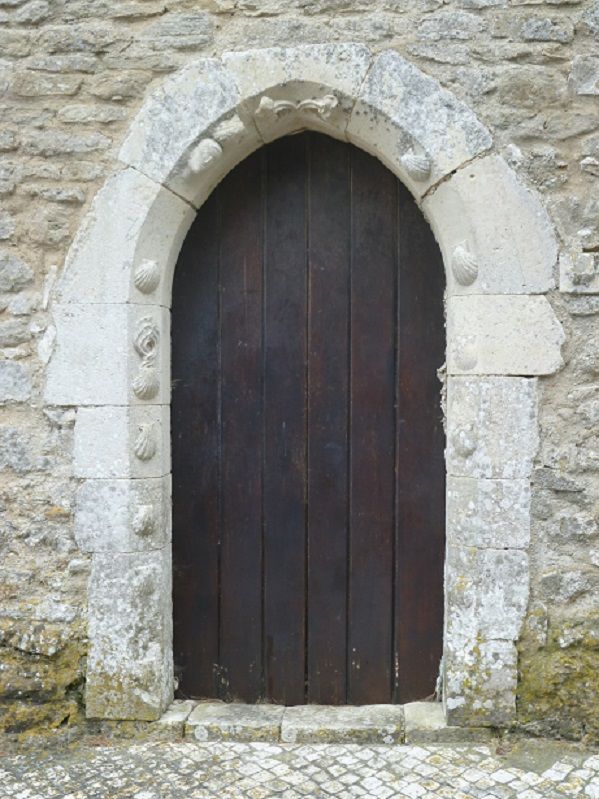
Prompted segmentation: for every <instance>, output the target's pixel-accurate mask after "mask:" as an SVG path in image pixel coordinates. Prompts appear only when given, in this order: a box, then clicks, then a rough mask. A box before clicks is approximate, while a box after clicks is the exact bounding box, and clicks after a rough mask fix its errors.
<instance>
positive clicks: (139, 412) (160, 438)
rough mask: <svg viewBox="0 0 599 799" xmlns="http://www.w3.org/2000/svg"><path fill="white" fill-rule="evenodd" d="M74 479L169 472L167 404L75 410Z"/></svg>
mask: <svg viewBox="0 0 599 799" xmlns="http://www.w3.org/2000/svg"><path fill="white" fill-rule="evenodd" d="M73 471H74V474H75V477H95V478H110V477H120V478H127V477H162V476H163V475H164V474H168V473H169V472H170V413H169V407H168V405H148V406H132V407H127V406H116V407H115V406H109V405H108V406H103V407H102V406H98V407H83V408H79V410H78V411H77V421H76V423H75V440H74V451H73Z"/></svg>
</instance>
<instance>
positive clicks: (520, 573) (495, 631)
mask: <svg viewBox="0 0 599 799" xmlns="http://www.w3.org/2000/svg"><path fill="white" fill-rule="evenodd" d="M528 581H529V577H528V555H527V554H526V553H525V552H522V551H521V550H510V549H477V548H475V547H457V546H455V545H453V544H449V545H448V547H447V557H446V561H445V594H446V604H447V607H448V608H449V609H450V612H449V613H448V614H447V619H446V634H447V638H448V640H457V639H458V638H463V639H465V640H468V641H475V640H485V641H488V640H490V639H492V638H500V639H502V640H506V641H515V640H517V638H518V636H519V634H520V628H521V626H522V620H523V618H524V614H525V612H526V607H527V604H528V589H529V585H528Z"/></svg>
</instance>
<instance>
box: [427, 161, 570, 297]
mask: <svg viewBox="0 0 599 799" xmlns="http://www.w3.org/2000/svg"><path fill="white" fill-rule="evenodd" d="M423 207H424V211H425V214H426V216H427V218H428V219H429V221H430V222H431V224H432V227H433V229H434V231H435V235H436V237H437V240H438V241H439V243H440V245H441V250H442V252H443V257H444V261H445V264H446V271H447V285H448V290H449V292H450V294H528V293H533V294H536V293H541V292H544V291H547V290H548V289H550V288H552V287H553V285H554V279H553V269H554V267H555V264H556V261H557V246H556V240H555V234H554V233H553V231H552V229H551V225H550V222H549V218H548V216H547V212H546V211H545V210H544V208H543V207H542V205H541V203H540V202H539V200H538V198H537V197H536V196H535V195H534V194H533V193H532V192H530V191H529V190H528V189H526V188H525V187H524V186H523V185H522V184H521V183H520V182H519V181H518V179H517V178H516V176H515V174H514V173H513V171H512V170H510V169H509V167H508V166H507V164H506V163H505V161H504V160H503V159H502V158H498V157H497V156H489V157H486V158H481V159H479V160H477V161H474V162H473V163H472V164H468V166H466V167H464V168H463V169H459V170H458V171H457V172H456V173H455V175H452V177H451V178H450V179H449V180H447V181H445V182H444V183H442V184H441V185H440V186H438V187H437V188H436V189H435V191H434V192H432V194H431V195H430V196H429V197H427V198H426V199H425V201H424V205H423ZM458 247H461V248H463V249H465V250H466V251H467V252H468V253H469V254H470V255H471V257H472V260H473V262H474V263H475V264H476V270H477V276H476V278H475V279H474V280H473V281H472V282H471V283H469V284H463V283H460V282H459V280H458V278H457V277H456V273H455V271H454V268H452V264H453V261H454V258H455V253H456V249H457V248H458Z"/></svg>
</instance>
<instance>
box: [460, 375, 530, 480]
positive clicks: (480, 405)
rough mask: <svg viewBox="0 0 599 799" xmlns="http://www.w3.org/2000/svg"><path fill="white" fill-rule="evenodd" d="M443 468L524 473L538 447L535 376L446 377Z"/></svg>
mask: <svg viewBox="0 0 599 799" xmlns="http://www.w3.org/2000/svg"><path fill="white" fill-rule="evenodd" d="M447 403H448V414H447V450H446V460H447V471H448V474H450V475H452V476H457V477H491V478H506V479H507V478H518V477H529V476H530V474H531V471H532V462H533V458H534V456H535V454H536V451H537V448H538V426H537V386H536V380H535V379H533V378H525V377H450V378H449V380H448V392H447Z"/></svg>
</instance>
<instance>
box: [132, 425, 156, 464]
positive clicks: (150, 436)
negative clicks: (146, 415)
mask: <svg viewBox="0 0 599 799" xmlns="http://www.w3.org/2000/svg"><path fill="white" fill-rule="evenodd" d="M157 447H158V445H157V443H156V431H155V429H154V425H153V424H140V425H139V432H138V434H137V438H136V439H135V443H134V445H133V452H134V453H135V457H136V458H139V460H140V461H149V460H151V458H153V457H154V455H155V454H156V449H157Z"/></svg>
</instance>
